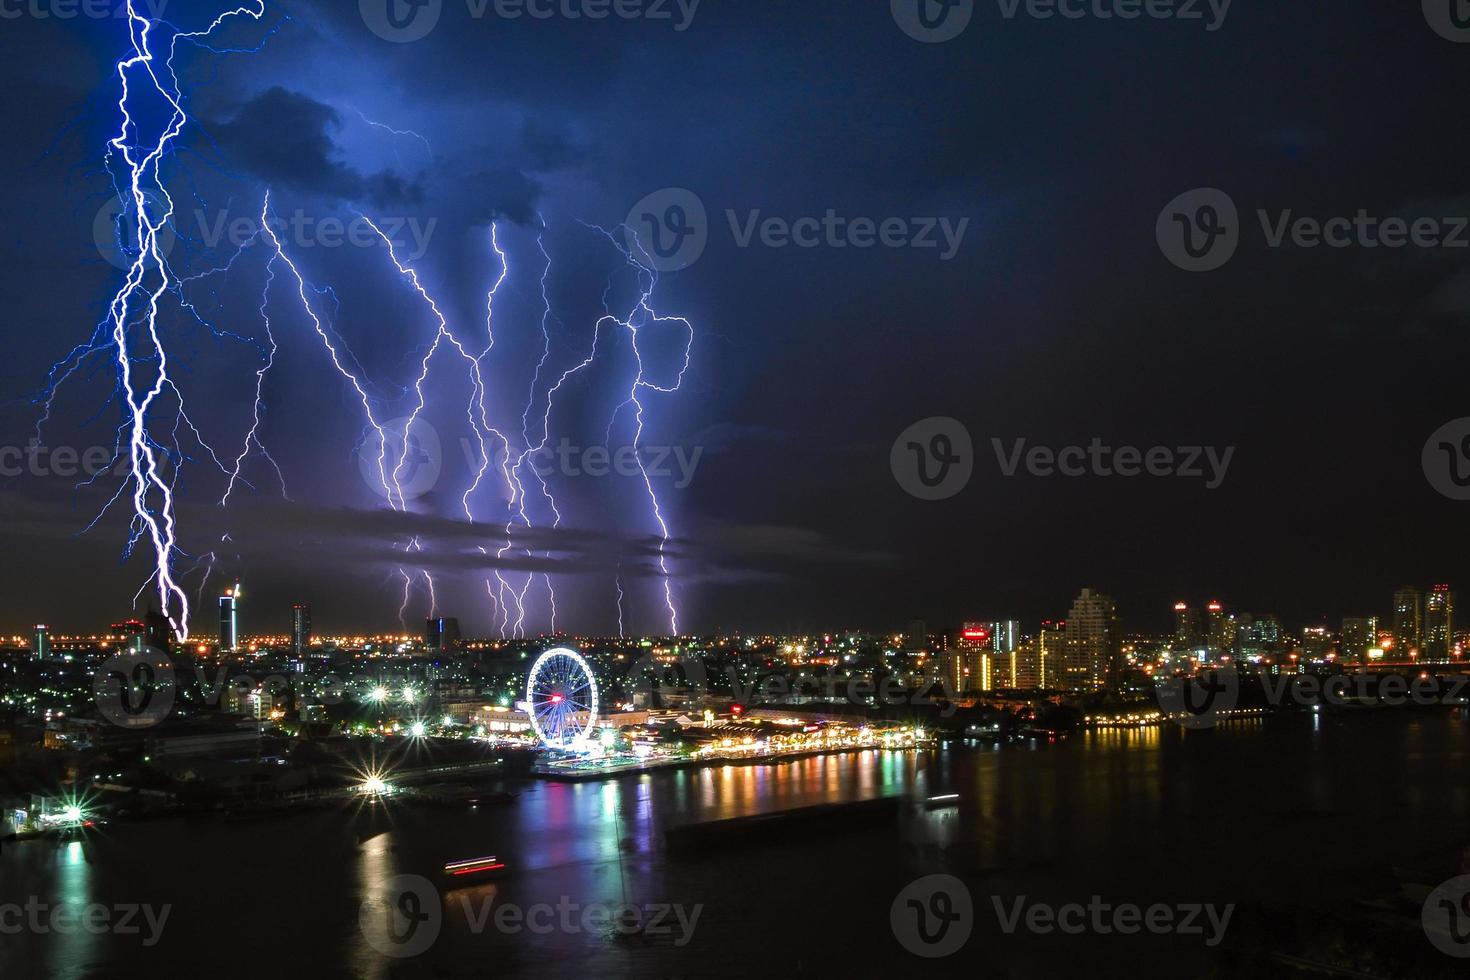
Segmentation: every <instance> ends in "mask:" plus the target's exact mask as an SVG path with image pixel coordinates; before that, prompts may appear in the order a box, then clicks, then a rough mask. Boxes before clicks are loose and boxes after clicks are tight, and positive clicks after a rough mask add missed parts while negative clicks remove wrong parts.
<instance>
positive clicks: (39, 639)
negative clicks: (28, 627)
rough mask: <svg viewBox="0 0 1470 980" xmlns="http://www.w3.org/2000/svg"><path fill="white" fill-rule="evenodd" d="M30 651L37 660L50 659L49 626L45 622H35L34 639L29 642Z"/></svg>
mask: <svg viewBox="0 0 1470 980" xmlns="http://www.w3.org/2000/svg"><path fill="white" fill-rule="evenodd" d="M31 653H33V654H34V655H35V657H36V659H37V660H50V659H51V628H50V627H49V626H47V625H46V624H45V623H37V624H36V640H35V642H34V643H32V644H31Z"/></svg>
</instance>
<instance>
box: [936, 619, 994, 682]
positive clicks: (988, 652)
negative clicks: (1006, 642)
mask: <svg viewBox="0 0 1470 980" xmlns="http://www.w3.org/2000/svg"><path fill="white" fill-rule="evenodd" d="M994 638H995V637H994V634H993V633H992V632H991V629H990V625H989V624H988V623H966V624H965V626H964V629H962V630H961V631H960V638H959V642H958V643H956V644H955V645H954V649H953V650H950V651H947V652H946V653H945V657H944V662H945V664H946V671H945V672H946V675H952V676H953V678H954V683H955V688H954V689H955V690H957V691H965V690H970V691H989V690H991V689H992V686H993V683H994V682H996V681H1000V682H1001V683H1002V684H1003V683H1004V681H1003V680H1001V679H1000V678H997V677H993V676H992V669H993V666H994V663H995V657H994V656H993V652H994V650H993V648H992V646H991V644H992V643H993V642H994ZM946 679H950V677H949V676H947V677H946Z"/></svg>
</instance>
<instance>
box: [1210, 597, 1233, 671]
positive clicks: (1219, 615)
mask: <svg viewBox="0 0 1470 980" xmlns="http://www.w3.org/2000/svg"><path fill="white" fill-rule="evenodd" d="M1205 615H1206V627H1207V628H1208V630H1209V643H1208V645H1209V648H1210V655H1211V656H1212V657H1214V658H1215V659H1219V658H1220V657H1221V656H1225V655H1228V654H1229V653H1230V651H1231V650H1233V649H1235V629H1236V623H1235V619H1234V617H1232V616H1230V615H1228V614H1226V612H1225V607H1224V606H1222V605H1221V604H1220V603H1219V602H1211V603H1210V604H1209V605H1208V606H1206V607H1205Z"/></svg>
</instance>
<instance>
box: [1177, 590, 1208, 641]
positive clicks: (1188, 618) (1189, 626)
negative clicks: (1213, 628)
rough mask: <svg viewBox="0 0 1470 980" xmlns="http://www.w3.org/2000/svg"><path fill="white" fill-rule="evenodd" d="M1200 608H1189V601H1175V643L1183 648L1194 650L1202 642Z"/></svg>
mask: <svg viewBox="0 0 1470 980" xmlns="http://www.w3.org/2000/svg"><path fill="white" fill-rule="evenodd" d="M1201 634H1202V631H1201V630H1200V623H1199V610H1198V609H1191V608H1189V604H1188V603H1184V602H1176V603H1174V645H1175V646H1176V647H1178V648H1179V649H1181V650H1192V649H1193V648H1195V647H1197V646H1200V644H1201Z"/></svg>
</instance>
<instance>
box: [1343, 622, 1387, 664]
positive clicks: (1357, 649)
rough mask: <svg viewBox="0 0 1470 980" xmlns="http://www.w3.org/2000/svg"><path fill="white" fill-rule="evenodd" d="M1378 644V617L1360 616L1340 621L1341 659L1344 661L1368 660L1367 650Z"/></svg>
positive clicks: (1355, 662) (1363, 661) (1356, 662)
mask: <svg viewBox="0 0 1470 980" xmlns="http://www.w3.org/2000/svg"><path fill="white" fill-rule="evenodd" d="M1376 646H1378V617H1377V616H1360V617H1355V618H1349V619H1344V620H1343V621H1342V659H1343V661H1344V662H1346V663H1354V664H1361V663H1367V662H1368V650H1369V649H1370V648H1372V647H1376Z"/></svg>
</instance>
